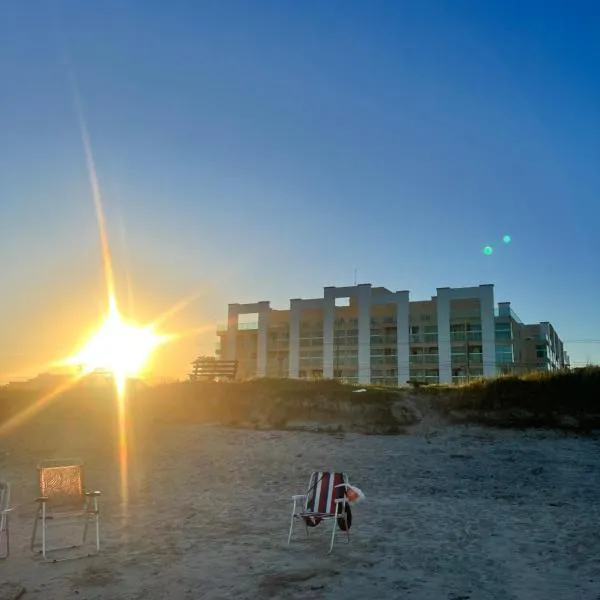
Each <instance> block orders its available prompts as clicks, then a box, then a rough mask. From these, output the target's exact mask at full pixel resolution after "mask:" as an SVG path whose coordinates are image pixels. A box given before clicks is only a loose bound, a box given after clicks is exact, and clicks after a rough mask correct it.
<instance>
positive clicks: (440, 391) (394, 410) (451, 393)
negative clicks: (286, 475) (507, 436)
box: [0, 367, 600, 434]
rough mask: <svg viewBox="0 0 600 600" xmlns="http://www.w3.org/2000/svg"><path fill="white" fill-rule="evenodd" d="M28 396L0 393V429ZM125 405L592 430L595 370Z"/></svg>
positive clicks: (90, 403) (250, 419) (353, 427)
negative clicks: (436, 418)
mask: <svg viewBox="0 0 600 600" xmlns="http://www.w3.org/2000/svg"><path fill="white" fill-rule="evenodd" d="M108 396H113V397H114V392H113V393H111V392H110V390H109V391H107V390H106V389H105V390H103V391H97V392H91V391H85V392H84V391H82V390H77V389H75V390H72V391H70V392H69V393H67V394H64V395H62V396H61V397H60V398H58V399H57V400H56V401H54V402H52V403H50V404H49V406H48V407H47V408H46V409H44V410H64V411H65V413H66V414H68V418H69V419H71V418H77V417H76V415H79V416H83V417H84V418H90V416H94V417H96V416H100V415H101V414H104V413H106V412H107V411H109V412H110V411H112V410H113V408H111V407H114V406H115V402H107V401H106V400H107V399H108ZM36 399H37V394H33V393H31V392H16V391H12V392H11V391H10V389H9V388H0V423H1V422H2V421H5V420H6V419H8V418H10V417H11V416H12V415H14V414H15V413H16V412H19V411H21V410H22V409H23V408H25V407H26V406H27V405H29V404H32V403H35V402H36ZM95 400H98V402H96V401H95ZM128 408H129V412H130V416H131V418H132V419H134V420H139V419H142V420H146V419H150V420H153V421H159V422H171V423H187V422H189V423H192V422H205V423H208V422H210V423H220V424H223V425H229V426H238V427H252V428H259V429H306V430H312V431H332V432H335V431H356V432H362V433H378V434H395V433H401V432H402V431H404V429H405V428H406V427H407V426H410V425H414V424H416V423H418V422H419V421H420V420H421V419H422V416H423V414H424V413H425V412H427V411H429V410H433V411H434V412H435V413H437V414H439V415H442V416H443V417H445V418H447V419H448V420H450V421H454V422H467V423H479V424H486V425H490V426H495V427H552V428H560V429H564V430H574V431H589V430H594V429H600V367H586V368H583V369H575V370H573V371H564V372H555V373H532V374H529V375H525V376H520V377H516V376H512V377H511V376H502V377H498V378H495V379H486V380H483V379H482V380H477V381H472V382H470V383H467V384H464V385H437V386H423V387H419V388H415V389H413V388H410V389H406V388H404V389H398V388H392V387H382V386H352V385H347V384H343V383H340V382H338V381H333V380H321V381H303V380H289V379H255V380H252V381H242V382H222V383H213V382H192V381H189V382H180V383H171V384H165V385H159V386H156V387H153V388H147V389H137V390H134V391H132V392H131V394H130V396H129V399H128Z"/></svg>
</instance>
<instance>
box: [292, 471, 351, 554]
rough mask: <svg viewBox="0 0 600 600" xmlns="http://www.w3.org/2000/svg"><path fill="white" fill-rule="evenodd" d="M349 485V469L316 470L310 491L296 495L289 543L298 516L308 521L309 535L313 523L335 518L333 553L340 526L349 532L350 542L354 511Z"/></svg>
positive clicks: (312, 476) (305, 525)
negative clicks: (348, 500)
mask: <svg viewBox="0 0 600 600" xmlns="http://www.w3.org/2000/svg"><path fill="white" fill-rule="evenodd" d="M347 485H348V476H347V475H346V474H345V473H332V472H326V471H316V472H314V473H312V475H311V476H310V481H309V484H308V490H307V491H306V493H305V494H300V495H296V496H292V501H293V508H292V520H291V523H290V531H289V534H288V544H289V543H290V541H291V539H292V534H293V532H294V523H295V521H296V520H301V521H303V522H304V527H305V529H306V534H307V535H308V532H309V529H310V528H311V527H316V526H317V525H319V523H321V522H323V521H332V522H333V527H332V531H331V543H330V546H329V552H330V553H331V551H332V550H333V544H334V542H335V534H336V531H337V529H338V528H339V529H340V530H342V531H345V532H346V536H347V540H348V542H349V541H350V527H351V526H352V513H351V511H350V505H349V504H348V502H347V500H346V486H347ZM336 525H337V527H336Z"/></svg>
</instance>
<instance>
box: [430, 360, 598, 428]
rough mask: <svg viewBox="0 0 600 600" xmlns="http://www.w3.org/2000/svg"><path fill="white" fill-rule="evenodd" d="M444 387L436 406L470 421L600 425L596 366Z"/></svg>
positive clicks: (569, 425)
mask: <svg viewBox="0 0 600 600" xmlns="http://www.w3.org/2000/svg"><path fill="white" fill-rule="evenodd" d="M440 387H441V386H440ZM440 391H442V390H440ZM444 391H445V392H446V393H443V394H438V396H437V399H436V401H435V404H436V407H437V408H439V409H440V410H441V411H442V412H444V413H446V414H448V415H451V416H454V417H455V418H458V419H462V420H466V421H471V422H478V423H485V424H490V425H495V426H500V427H513V426H527V427H558V428H561V429H583V430H585V429H598V428H600V367H597V366H590V367H584V368H581V369H574V370H572V371H558V372H550V373H548V372H545V373H540V372H538V373H530V374H527V375H523V376H520V377H516V376H502V377H498V378H494V379H487V380H477V381H473V382H470V383H468V384H465V385H461V386H455V387H448V388H446V389H445V390H444Z"/></svg>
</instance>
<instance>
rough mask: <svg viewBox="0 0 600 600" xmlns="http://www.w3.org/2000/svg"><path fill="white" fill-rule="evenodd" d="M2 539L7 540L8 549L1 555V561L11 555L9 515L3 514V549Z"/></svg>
mask: <svg viewBox="0 0 600 600" xmlns="http://www.w3.org/2000/svg"><path fill="white" fill-rule="evenodd" d="M2 538H4V539H6V549H5V551H4V552H3V553H2V554H0V560H4V559H6V558H8V556H9V554H10V530H9V526H8V513H2V516H0V549H1V548H2ZM0 552H1V550H0Z"/></svg>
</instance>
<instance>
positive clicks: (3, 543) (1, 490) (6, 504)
mask: <svg viewBox="0 0 600 600" xmlns="http://www.w3.org/2000/svg"><path fill="white" fill-rule="evenodd" d="M11 510H13V509H12V508H11V507H10V483H8V481H0V560H4V559H6V558H8V556H9V555H10V530H9V526H8V525H9V523H8V517H9V513H10V511H11Z"/></svg>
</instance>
